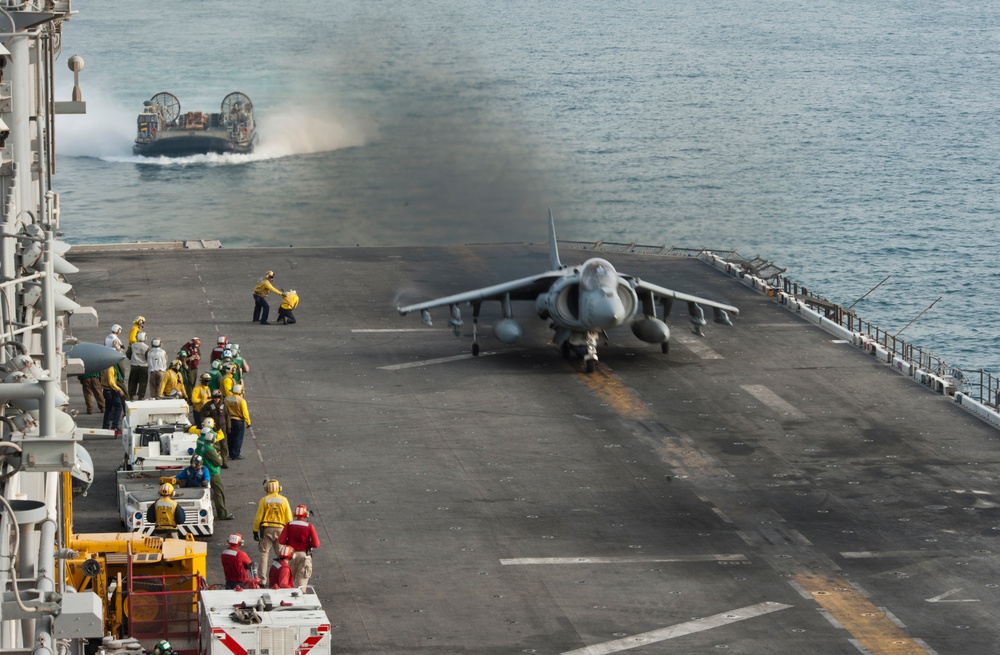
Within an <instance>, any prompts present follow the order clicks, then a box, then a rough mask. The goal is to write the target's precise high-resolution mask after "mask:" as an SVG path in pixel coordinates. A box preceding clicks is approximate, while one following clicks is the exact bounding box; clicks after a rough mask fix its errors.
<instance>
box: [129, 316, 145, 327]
mask: <svg viewBox="0 0 1000 655" xmlns="http://www.w3.org/2000/svg"><path fill="white" fill-rule="evenodd" d="M132 322H133V323H138V324H139V325H142V324H143V323H145V322H146V317H145V316H136V317H135V318H134V319H132Z"/></svg>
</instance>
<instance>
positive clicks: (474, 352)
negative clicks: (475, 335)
mask: <svg viewBox="0 0 1000 655" xmlns="http://www.w3.org/2000/svg"><path fill="white" fill-rule="evenodd" d="M472 356H473V357H479V344H478V343H474V344H472Z"/></svg>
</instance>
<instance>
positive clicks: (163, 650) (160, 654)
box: [153, 639, 174, 655]
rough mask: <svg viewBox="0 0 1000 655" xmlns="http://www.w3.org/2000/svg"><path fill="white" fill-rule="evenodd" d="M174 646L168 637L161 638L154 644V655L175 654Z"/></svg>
mask: <svg viewBox="0 0 1000 655" xmlns="http://www.w3.org/2000/svg"><path fill="white" fill-rule="evenodd" d="M173 653H174V647H173V646H171V645H170V642H169V641H167V640H166V639H161V640H159V641H158V642H156V645H155V646H153V655H173Z"/></svg>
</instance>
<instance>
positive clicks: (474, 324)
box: [472, 302, 481, 357]
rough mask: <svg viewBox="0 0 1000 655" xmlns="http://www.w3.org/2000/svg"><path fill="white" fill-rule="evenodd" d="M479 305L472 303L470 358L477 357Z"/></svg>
mask: <svg viewBox="0 0 1000 655" xmlns="http://www.w3.org/2000/svg"><path fill="white" fill-rule="evenodd" d="M480 306H481V305H480V303H478V302H474V303H472V356H473V357H479V338H478V334H479V308H480Z"/></svg>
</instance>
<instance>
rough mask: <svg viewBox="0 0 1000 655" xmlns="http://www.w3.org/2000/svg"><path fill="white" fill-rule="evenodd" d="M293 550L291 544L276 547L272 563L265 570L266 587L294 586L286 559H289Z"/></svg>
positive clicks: (285, 587) (284, 587) (281, 587)
mask: <svg viewBox="0 0 1000 655" xmlns="http://www.w3.org/2000/svg"><path fill="white" fill-rule="evenodd" d="M293 552H294V551H293V550H292V548H291V546H279V547H278V556H277V557H276V558H274V564H272V565H271V568H269V569H268V570H267V588H268V589H293V588H295V582H294V580H293V578H292V569H290V568H288V560H289V559H291V557H292V553H293Z"/></svg>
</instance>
